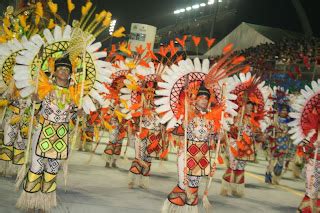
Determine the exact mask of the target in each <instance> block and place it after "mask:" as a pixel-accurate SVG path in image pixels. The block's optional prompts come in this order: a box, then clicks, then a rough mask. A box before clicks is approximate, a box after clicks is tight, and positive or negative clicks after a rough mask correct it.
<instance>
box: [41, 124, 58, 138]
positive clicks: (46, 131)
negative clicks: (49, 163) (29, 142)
mask: <svg viewBox="0 0 320 213" xmlns="http://www.w3.org/2000/svg"><path fill="white" fill-rule="evenodd" d="M43 131H44V135H45V137H46V138H51V137H52V136H54V135H55V134H56V133H55V131H54V128H53V126H52V125H49V126H46V127H45V128H43Z"/></svg>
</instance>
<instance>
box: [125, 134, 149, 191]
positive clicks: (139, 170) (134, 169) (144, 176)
mask: <svg viewBox="0 0 320 213" xmlns="http://www.w3.org/2000/svg"><path fill="white" fill-rule="evenodd" d="M148 140H149V139H148V137H147V138H144V139H140V138H135V141H134V148H135V159H134V160H133V161H132V163H131V167H130V169H129V185H132V186H133V185H134V183H135V180H136V178H138V177H140V186H141V187H144V188H147V187H148V186H149V177H150V170H151V163H152V157H151V155H150V154H148V151H147V149H148V144H149V143H148Z"/></svg>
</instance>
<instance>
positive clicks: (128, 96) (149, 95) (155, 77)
mask: <svg viewBox="0 0 320 213" xmlns="http://www.w3.org/2000/svg"><path fill="white" fill-rule="evenodd" d="M148 66H149V67H146V66H141V65H139V66H137V67H136V69H134V70H133V72H132V74H131V75H129V76H128V77H127V78H128V79H127V81H125V82H126V83H127V86H126V87H127V88H124V89H122V90H121V92H122V93H123V95H122V96H121V98H123V100H125V101H126V104H127V105H128V109H129V112H128V115H127V118H132V123H134V124H135V128H136V129H137V133H136V134H137V137H136V139H135V159H134V160H133V161H132V164H131V167H130V170H129V183H128V186H129V188H133V187H134V185H135V182H136V179H140V183H139V186H140V187H142V188H148V187H149V176H150V171H151V164H152V158H155V157H158V158H163V157H165V155H166V153H167V146H166V144H164V143H165V142H164V141H162V138H163V134H164V133H163V132H162V131H161V130H162V129H161V124H160V118H159V116H158V114H157V113H156V111H155V109H156V106H155V103H154V102H155V98H156V97H155V91H156V89H157V88H158V86H157V85H158V81H159V79H160V76H159V73H161V72H162V71H163V70H164V67H163V66H162V65H159V66H157V67H155V66H154V63H153V62H150V63H149V64H148Z"/></svg>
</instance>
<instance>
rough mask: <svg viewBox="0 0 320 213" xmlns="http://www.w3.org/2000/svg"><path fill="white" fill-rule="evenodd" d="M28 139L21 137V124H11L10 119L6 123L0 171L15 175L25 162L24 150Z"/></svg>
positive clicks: (1, 149)
mask: <svg viewBox="0 0 320 213" xmlns="http://www.w3.org/2000/svg"><path fill="white" fill-rule="evenodd" d="M25 144H26V139H24V138H22V137H21V133H20V125H19V124H18V123H17V124H14V125H12V124H10V122H9V120H7V121H6V122H5V125H4V140H3V144H2V145H0V160H1V161H2V162H1V168H0V173H2V174H3V175H5V176H14V175H16V174H17V171H18V169H19V167H20V166H21V165H22V164H24V151H25Z"/></svg>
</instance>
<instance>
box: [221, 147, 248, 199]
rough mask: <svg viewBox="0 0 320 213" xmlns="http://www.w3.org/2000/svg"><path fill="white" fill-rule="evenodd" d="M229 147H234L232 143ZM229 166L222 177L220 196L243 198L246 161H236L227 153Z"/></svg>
mask: <svg viewBox="0 0 320 213" xmlns="http://www.w3.org/2000/svg"><path fill="white" fill-rule="evenodd" d="M230 145H232V146H234V144H232V142H230ZM227 153H228V157H229V166H228V168H227V170H226V171H225V173H224V175H223V177H222V185H221V194H222V195H230V194H232V195H235V196H239V197H241V196H243V195H244V188H245V179H244V172H245V166H246V161H242V160H238V159H236V158H235V157H234V155H233V154H232V153H231V152H230V151H228V152H227Z"/></svg>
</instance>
